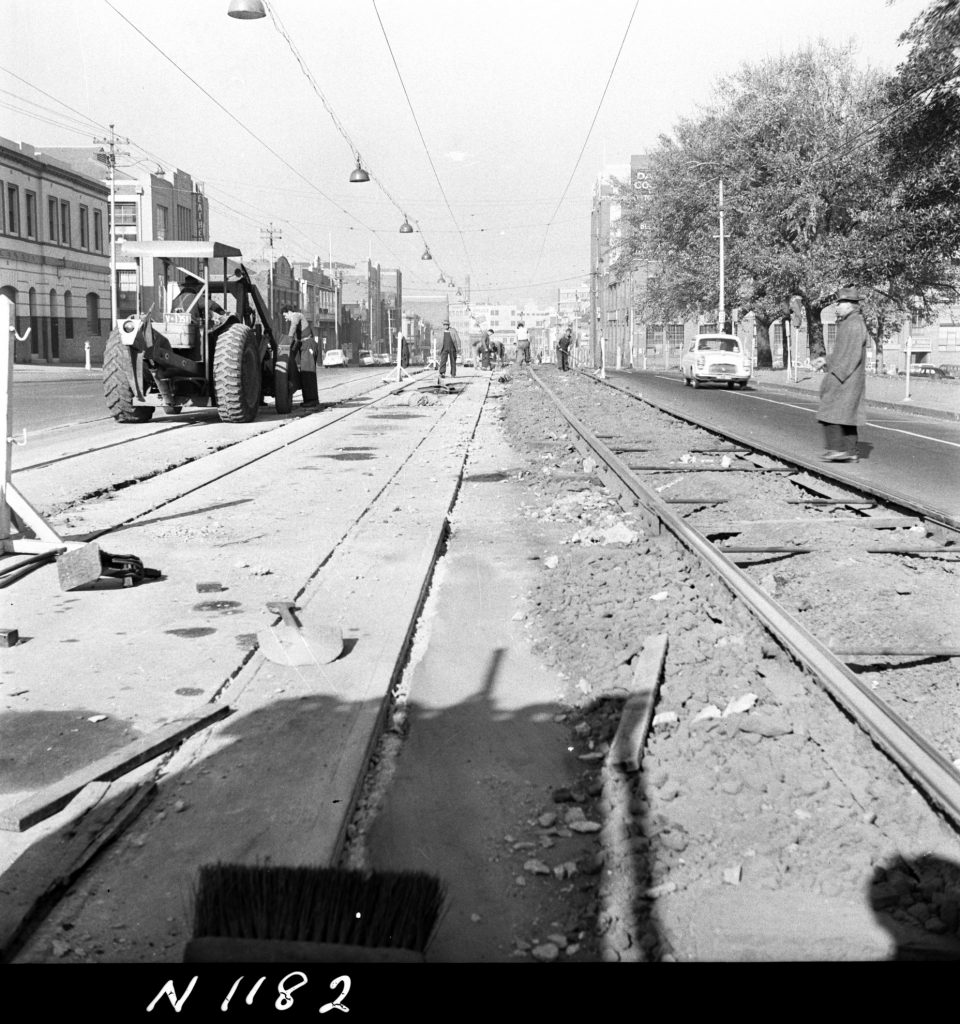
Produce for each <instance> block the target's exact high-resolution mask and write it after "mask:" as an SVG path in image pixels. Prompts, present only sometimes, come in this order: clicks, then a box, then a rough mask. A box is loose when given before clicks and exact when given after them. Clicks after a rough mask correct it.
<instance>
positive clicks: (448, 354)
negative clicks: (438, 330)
mask: <svg viewBox="0 0 960 1024" xmlns="http://www.w3.org/2000/svg"><path fill="white" fill-rule="evenodd" d="M459 351H460V335H459V333H458V332H457V329H456V327H451V326H450V321H449V320H444V321H443V341H442V343H441V345H440V376H441V377H444V376H446V370H447V360H448V359H449V360H450V376H451V377H456V375H457V353H458V352H459Z"/></svg>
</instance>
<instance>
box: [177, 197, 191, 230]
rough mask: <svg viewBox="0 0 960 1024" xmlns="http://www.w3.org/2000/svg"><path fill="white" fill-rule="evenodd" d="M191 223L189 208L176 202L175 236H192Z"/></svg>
mask: <svg viewBox="0 0 960 1024" xmlns="http://www.w3.org/2000/svg"><path fill="white" fill-rule="evenodd" d="M192 227H193V225H192V224H191V217H190V209H189V208H188V207H186V206H180V205H179V203H178V204H177V238H181V239H189V238H192V237H193V230H192Z"/></svg>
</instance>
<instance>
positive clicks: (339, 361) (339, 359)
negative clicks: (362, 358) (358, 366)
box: [323, 348, 347, 366]
mask: <svg viewBox="0 0 960 1024" xmlns="http://www.w3.org/2000/svg"><path fill="white" fill-rule="evenodd" d="M323 365H324V366H346V365H347V357H346V356H345V355H344V354H343V349H342V348H328V349H327V351H326V352H325V353H324V355H323Z"/></svg>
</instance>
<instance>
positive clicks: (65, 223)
mask: <svg viewBox="0 0 960 1024" xmlns="http://www.w3.org/2000/svg"><path fill="white" fill-rule="evenodd" d="M60 244H61V245H67V246H69V245H70V204H69V203H67V202H64V200H62V199H61V200H60Z"/></svg>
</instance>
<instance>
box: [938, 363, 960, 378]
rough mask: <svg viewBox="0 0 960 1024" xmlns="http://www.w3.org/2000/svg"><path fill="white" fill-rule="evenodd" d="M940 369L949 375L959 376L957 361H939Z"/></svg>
mask: <svg viewBox="0 0 960 1024" xmlns="http://www.w3.org/2000/svg"><path fill="white" fill-rule="evenodd" d="M940 369H941V370H943V371H944V372H945V373H947V374H948V375H949V376H951V377H960V364H957V363H941V364H940Z"/></svg>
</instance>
